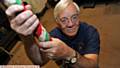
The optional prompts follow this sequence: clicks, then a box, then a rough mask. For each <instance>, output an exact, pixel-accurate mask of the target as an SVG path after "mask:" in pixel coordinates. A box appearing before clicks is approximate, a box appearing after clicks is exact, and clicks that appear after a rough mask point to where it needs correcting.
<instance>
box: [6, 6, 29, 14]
mask: <svg viewBox="0 0 120 68" xmlns="http://www.w3.org/2000/svg"><path fill="white" fill-rule="evenodd" d="M25 8H26V9H27V10H30V9H31V6H30V5H26V6H25ZM23 10H24V6H22V5H17V4H15V5H11V6H10V7H8V9H7V10H6V14H7V15H8V16H13V15H15V13H16V12H20V11H23Z"/></svg>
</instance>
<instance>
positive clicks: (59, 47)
mask: <svg viewBox="0 0 120 68" xmlns="http://www.w3.org/2000/svg"><path fill="white" fill-rule="evenodd" d="M39 45H40V46H41V49H40V50H41V51H43V52H45V53H46V54H47V55H48V57H49V58H50V59H66V58H68V57H71V56H73V53H74V50H73V49H72V48H70V47H69V46H67V45H66V44H65V43H64V42H62V41H61V40H59V39H57V38H52V41H47V42H40V43H39Z"/></svg>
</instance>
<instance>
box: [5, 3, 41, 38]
mask: <svg viewBox="0 0 120 68" xmlns="http://www.w3.org/2000/svg"><path fill="white" fill-rule="evenodd" d="M25 7H26V9H27V10H25V11H23V10H24V7H23V6H22V5H11V6H10V7H8V9H7V10H6V14H7V15H8V16H10V17H11V16H15V14H16V13H17V12H21V11H23V12H21V13H20V14H18V15H17V16H15V17H14V18H12V19H11V20H10V26H11V28H12V29H13V30H14V31H16V32H17V33H19V34H22V35H24V36H27V35H30V34H32V33H33V31H34V30H35V28H36V27H37V25H38V24H39V20H38V18H37V16H36V15H34V14H33V12H32V11H31V10H30V9H31V6H30V5H26V6H25Z"/></svg>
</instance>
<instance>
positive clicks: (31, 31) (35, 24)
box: [25, 19, 39, 36]
mask: <svg viewBox="0 0 120 68" xmlns="http://www.w3.org/2000/svg"><path fill="white" fill-rule="evenodd" d="M38 24H39V20H38V19H37V20H36V21H35V22H34V23H33V24H32V25H31V26H30V27H29V28H28V29H27V30H26V31H25V36H26V35H30V34H32V33H33V32H34V30H35V29H36V28H37V26H38Z"/></svg>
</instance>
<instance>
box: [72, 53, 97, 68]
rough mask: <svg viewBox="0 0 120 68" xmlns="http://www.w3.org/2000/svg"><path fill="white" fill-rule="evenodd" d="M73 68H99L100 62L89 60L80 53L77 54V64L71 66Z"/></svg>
mask: <svg viewBox="0 0 120 68" xmlns="http://www.w3.org/2000/svg"><path fill="white" fill-rule="evenodd" d="M71 67H73V68H97V67H98V61H94V60H91V59H88V58H86V57H84V56H82V55H80V54H79V53H78V54H77V62H76V63H75V64H73V65H71Z"/></svg>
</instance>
